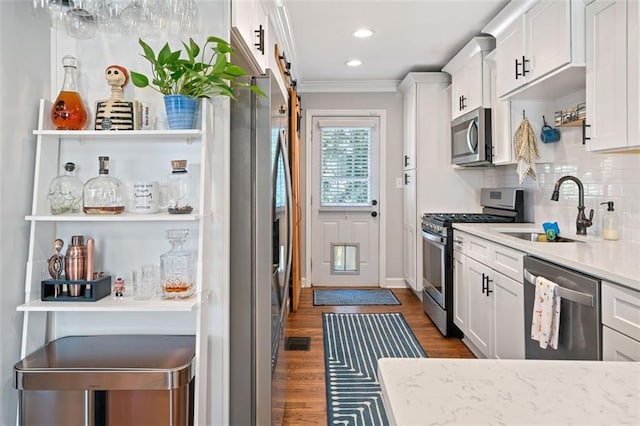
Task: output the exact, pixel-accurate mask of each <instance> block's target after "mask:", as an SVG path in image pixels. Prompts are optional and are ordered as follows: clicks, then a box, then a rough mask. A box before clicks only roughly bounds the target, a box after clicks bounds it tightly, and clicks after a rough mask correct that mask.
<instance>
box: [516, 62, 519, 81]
mask: <svg viewBox="0 0 640 426" xmlns="http://www.w3.org/2000/svg"><path fill="white" fill-rule="evenodd" d="M519 65H520V63H519V62H518V59H516V80H517V79H518V77H520V73H519V72H518V66H519Z"/></svg>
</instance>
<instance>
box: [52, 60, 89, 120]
mask: <svg viewBox="0 0 640 426" xmlns="http://www.w3.org/2000/svg"><path fill="white" fill-rule="evenodd" d="M62 66H63V67H64V81H63V83H62V90H61V91H60V94H59V95H58V97H57V98H56V101H55V102H54V103H53V106H52V107H51V122H52V123H53V125H54V126H55V127H56V129H57V130H82V129H84V126H85V124H87V111H86V109H85V108H84V103H83V102H82V98H81V97H80V93H78V85H77V83H76V71H77V61H76V58H75V57H73V56H70V55H67V56H64V57H63V58H62Z"/></svg>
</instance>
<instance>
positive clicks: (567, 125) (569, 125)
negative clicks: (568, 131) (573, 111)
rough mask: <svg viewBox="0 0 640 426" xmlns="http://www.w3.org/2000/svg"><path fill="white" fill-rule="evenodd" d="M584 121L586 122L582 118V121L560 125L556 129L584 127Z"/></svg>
mask: <svg viewBox="0 0 640 426" xmlns="http://www.w3.org/2000/svg"><path fill="white" fill-rule="evenodd" d="M584 120H585V119H584V118H581V119H580V120H575V121H570V122H568V123H562V124H558V125H557V126H556V127H582V123H584Z"/></svg>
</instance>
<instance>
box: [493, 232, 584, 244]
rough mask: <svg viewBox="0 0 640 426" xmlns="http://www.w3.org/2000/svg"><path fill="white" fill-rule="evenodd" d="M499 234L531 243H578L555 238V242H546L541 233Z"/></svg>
mask: <svg viewBox="0 0 640 426" xmlns="http://www.w3.org/2000/svg"><path fill="white" fill-rule="evenodd" d="M501 234H504V235H508V236H510V237H515V238H519V239H521V240H527V241H533V242H535V243H578V242H580V241H578V240H572V239H571V238H565V237H560V236H558V237H556V239H555V240H553V241H549V240H547V236H546V235H545V234H544V233H543V232H501Z"/></svg>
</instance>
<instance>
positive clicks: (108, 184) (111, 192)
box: [82, 157, 124, 214]
mask: <svg viewBox="0 0 640 426" xmlns="http://www.w3.org/2000/svg"><path fill="white" fill-rule="evenodd" d="M98 161H99V164H100V167H99V169H100V171H99V174H98V176H96V177H94V178H92V179H89V180H88V181H87V183H85V184H84V190H83V194H82V197H83V204H84V206H83V209H82V210H83V211H84V212H85V213H86V214H120V213H122V212H123V211H124V194H123V192H124V188H123V186H122V182H120V180H118V179H116V178H114V177H113V176H109V157H98Z"/></svg>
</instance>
